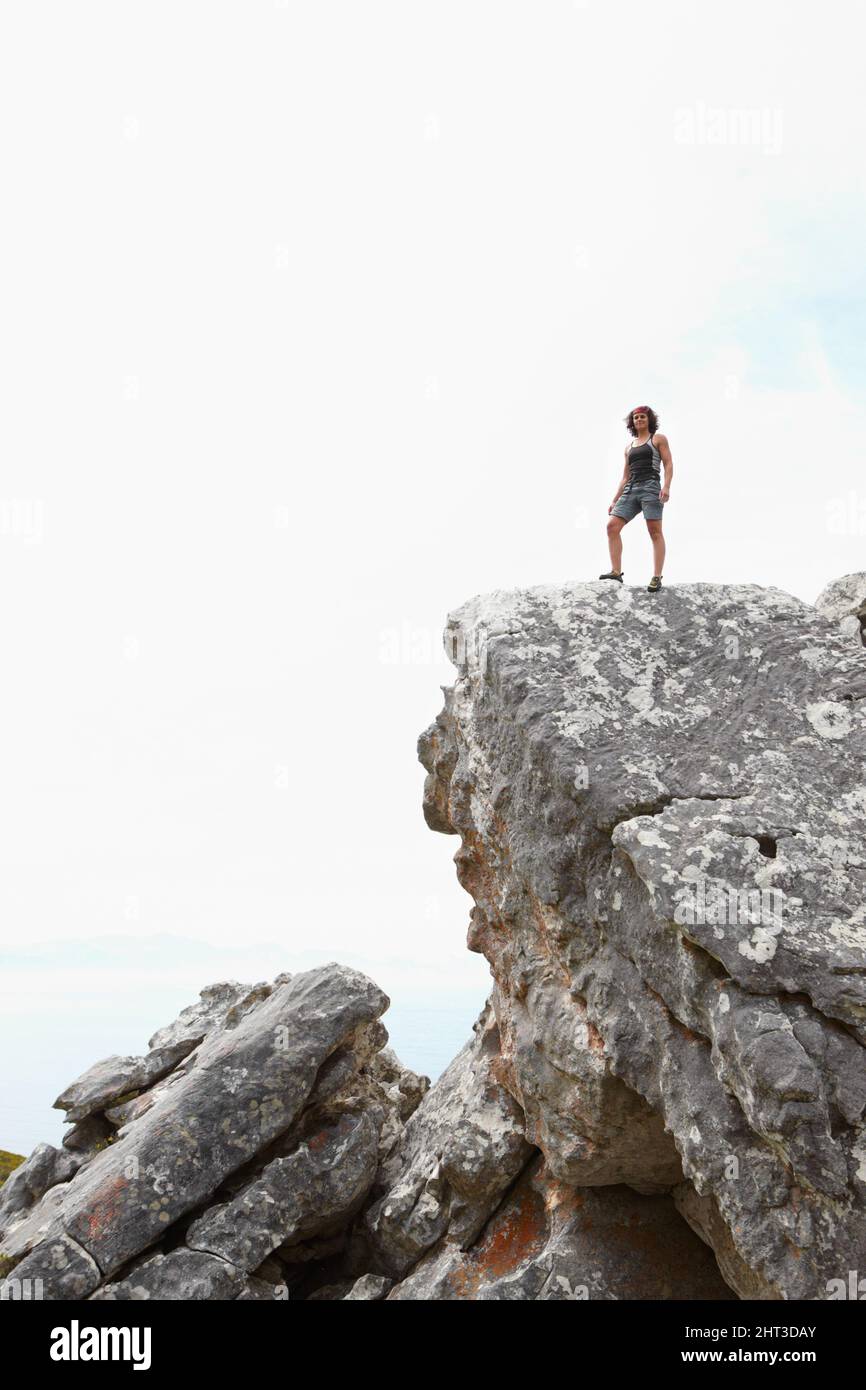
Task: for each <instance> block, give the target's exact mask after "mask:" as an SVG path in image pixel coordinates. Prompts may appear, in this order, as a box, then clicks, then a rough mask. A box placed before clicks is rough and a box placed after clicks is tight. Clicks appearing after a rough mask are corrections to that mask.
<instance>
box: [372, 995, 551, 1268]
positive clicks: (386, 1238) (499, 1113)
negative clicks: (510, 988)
mask: <svg viewBox="0 0 866 1390" xmlns="http://www.w3.org/2000/svg"><path fill="white" fill-rule="evenodd" d="M500 1068H501V1057H500V1048H499V1031H498V1029H497V1026H496V1020H495V1017H494V1014H493V1009H492V1006H491V1004H490V1003H489V1002H488V1004H487V1005H485V1007H484V1009H483V1010H482V1013H481V1015H480V1017H479V1019H478V1021H477V1022H476V1024H475V1026H474V1030H473V1037H472V1038H471V1039H470V1040H469V1041H468V1042H467V1043H466V1045H465V1046H464V1047H463V1048H462V1049H461V1051H460V1052H459V1053H458V1054H457V1056H456V1057H455V1059H454V1061H453V1062H452V1063H451V1064H450V1066H449V1067H448V1068H447V1069H446V1070H445V1071H444V1072H443V1073H442V1075H441V1076H440V1077H439V1079H438V1080H437V1081H436V1082H435V1084H434V1085H433V1086H431V1087H430V1090H429V1091H428V1092H427V1093H426V1095H425V1096H424V1099H423V1100H422V1101H421V1103H420V1105H419V1106H418V1107H417V1109H416V1110H415V1111H414V1112H413V1114H412V1116H411V1118H410V1120H409V1121H408V1123H407V1125H406V1128H405V1131H404V1132H403V1136H402V1138H401V1140H400V1142H399V1144H398V1145H397V1146H396V1148H395V1149H394V1150H393V1152H392V1153H391V1154H390V1155H389V1156H388V1158H387V1159H386V1161H385V1162H384V1163H383V1165H382V1168H381V1171H380V1174H379V1177H378V1178H377V1183H376V1190H375V1193H374V1197H375V1200H374V1201H373V1202H372V1204H371V1205H370V1206H369V1208H368V1210H367V1212H366V1214H365V1218H364V1226H365V1229H366V1233H367V1236H368V1238H369V1240H370V1242H371V1245H372V1248H373V1250H374V1251H375V1254H376V1257H377V1259H378V1261H379V1262H380V1264H381V1267H382V1268H383V1269H384V1270H386V1271H387V1272H388V1273H389V1274H391V1275H394V1276H400V1275H402V1274H404V1273H405V1272H406V1271H407V1270H408V1269H409V1268H410V1267H411V1265H412V1264H413V1263H414V1261H416V1260H417V1259H418V1258H419V1257H420V1256H421V1255H423V1254H424V1252H425V1251H426V1250H427V1249H429V1247H430V1246H431V1245H433V1244H434V1243H435V1242H436V1241H438V1240H439V1239H440V1238H441V1237H443V1236H444V1237H445V1238H446V1240H447V1241H450V1242H455V1243H457V1244H460V1245H468V1244H471V1242H472V1241H473V1240H474V1239H475V1237H476V1236H477V1234H478V1232H479V1230H480V1229H481V1227H482V1226H483V1224H484V1222H485V1221H486V1220H487V1218H488V1216H489V1215H490V1213H491V1212H492V1211H493V1210H494V1209H495V1207H496V1205H497V1203H498V1202H499V1200H500V1198H501V1197H502V1194H503V1193H504V1191H505V1190H506V1188H507V1187H508V1186H509V1184H510V1183H511V1182H512V1181H513V1180H514V1178H515V1177H516V1176H517V1174H518V1173H519V1172H520V1170H521V1168H523V1167H524V1165H525V1164H526V1163H527V1161H528V1160H529V1158H530V1157H531V1155H532V1154H533V1153H534V1150H533V1149H532V1147H531V1146H530V1144H528V1143H527V1141H526V1139H525V1137H524V1132H523V1115H522V1112H521V1109H520V1107H519V1105H518V1104H517V1103H516V1101H515V1100H514V1098H513V1096H512V1095H510V1094H509V1092H508V1090H507V1089H506V1087H505V1086H504V1085H503V1083H502V1080H501V1071H500Z"/></svg>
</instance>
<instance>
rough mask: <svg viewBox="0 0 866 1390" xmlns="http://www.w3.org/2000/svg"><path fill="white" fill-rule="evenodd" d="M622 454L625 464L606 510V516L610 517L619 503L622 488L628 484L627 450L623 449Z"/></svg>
mask: <svg viewBox="0 0 866 1390" xmlns="http://www.w3.org/2000/svg"><path fill="white" fill-rule="evenodd" d="M624 453H625V463H624V464H623V469H622V477H621V478H620V480H619V486H618V487H617V490H616V492H615V493H614V495H613V501H612V502H611V504H610V506H609V507H608V509H607V510H608V515H610V513H611V512H612V511H613V509H614V507H615V506H616V504H617V502H618V501H619V499H620V497H621V496H622V490H623V488H624V487H625V485H626V483H627V482H628V449H625V450H624Z"/></svg>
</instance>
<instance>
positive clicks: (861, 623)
mask: <svg viewBox="0 0 866 1390" xmlns="http://www.w3.org/2000/svg"><path fill="white" fill-rule="evenodd" d="M815 607H816V608H817V610H818V612H819V613H822V614H823V615H824V617H825V618H832V619H835V621H836V622H837V623H838V624H839V626H840V627H841V629H842V631H843V632H844V633H845V634H846V636H848V637H851V638H852V639H853V640H854V641H855V642H860V643H862V645H863V646H864V647H866V571H862V570H861V571H860V572H859V573H858V574H844V575H843V576H842V578H841V579H834V580H832V582H831V583H829V584H828V585H827V587H826V588H825V589H822V590H821V593H820V594H819V595H818V597H817V598H816V600H815Z"/></svg>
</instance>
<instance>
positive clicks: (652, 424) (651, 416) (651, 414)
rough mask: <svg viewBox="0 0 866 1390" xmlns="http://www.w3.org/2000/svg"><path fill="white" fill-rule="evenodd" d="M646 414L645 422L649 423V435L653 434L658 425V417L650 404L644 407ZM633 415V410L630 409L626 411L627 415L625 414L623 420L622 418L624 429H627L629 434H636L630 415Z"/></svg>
mask: <svg viewBox="0 0 866 1390" xmlns="http://www.w3.org/2000/svg"><path fill="white" fill-rule="evenodd" d="M646 414H647V421H646V422H647V424H648V425H649V432H650V435H651V436H652V435H654V434H655V432H656V430H657V429H658V427H659V417H658V416H657V415H656V413H655V411H654V410H653V408H652V406H650V405H648V406H647V408H646ZM633 415H634V411H633V410H630V411H629V413H628V415H626V417H625V420H624V422H623V423H624V424H625V427H626V429H627V430H628V432H629V434H637V430H636V429H635V427H634V420H633V419H632V416H633Z"/></svg>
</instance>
